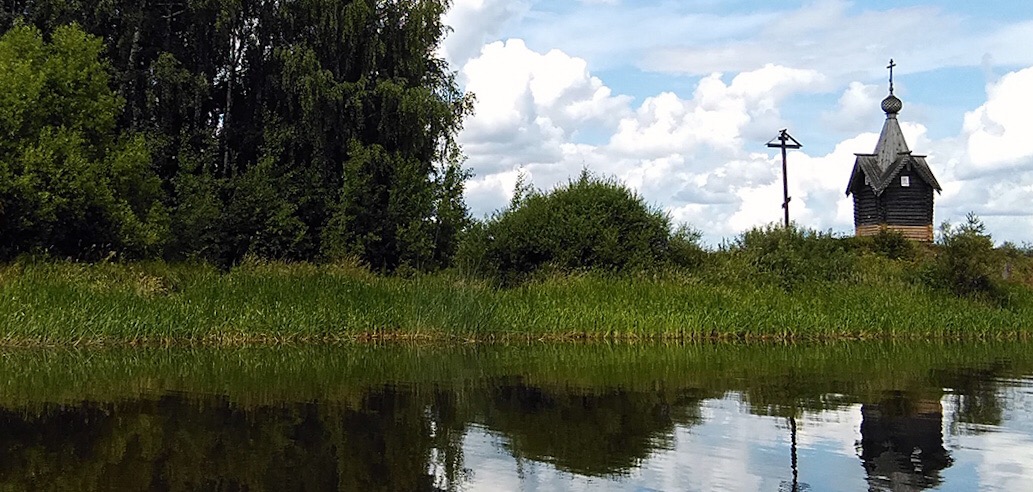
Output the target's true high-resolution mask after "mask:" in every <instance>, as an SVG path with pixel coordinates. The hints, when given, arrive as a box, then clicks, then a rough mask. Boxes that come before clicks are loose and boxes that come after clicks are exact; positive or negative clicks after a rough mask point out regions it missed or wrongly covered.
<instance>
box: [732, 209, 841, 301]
mask: <svg viewBox="0 0 1033 492" xmlns="http://www.w3.org/2000/svg"><path fill="white" fill-rule="evenodd" d="M731 253H732V254H734V255H736V256H740V257H743V258H744V259H745V260H746V264H747V265H749V268H750V269H751V271H750V274H751V275H752V276H753V277H754V278H756V279H758V280H761V281H764V282H770V283H774V284H777V285H779V286H781V287H782V288H783V289H785V290H787V291H791V290H793V289H794V288H796V287H797V286H799V285H800V284H803V283H807V282H821V281H836V280H844V279H846V278H849V276H850V275H851V274H852V273H853V271H854V263H855V259H856V256H855V255H853V254H851V253H850V251H849V250H848V247H847V243H846V242H845V241H844V240H841V239H837V238H835V237H833V236H832V234H831V233H822V232H817V231H813V230H810V229H801V228H799V227H797V226H795V225H793V226H790V227H788V228H785V227H780V226H773V225H769V226H766V227H763V228H754V229H751V230H749V231H746V232H744V233H743V234H742V235H741V236H739V238H738V239H737V240H736V242H735V244H734V245H732V247H731Z"/></svg>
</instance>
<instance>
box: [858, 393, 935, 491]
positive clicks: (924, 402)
mask: <svg viewBox="0 0 1033 492" xmlns="http://www.w3.org/2000/svg"><path fill="white" fill-rule="evenodd" d="M861 416H862V418H863V420H862V421H861V460H862V462H863V464H864V469H865V471H866V472H867V473H868V483H869V484H870V485H871V487H872V488H873V489H874V490H895V491H896V490H921V489H925V488H930V487H935V486H937V485H939V484H940V482H941V481H942V478H941V477H940V471H941V470H943V469H945V468H947V467H948V466H950V465H951V462H952V460H951V457H950V455H949V454H948V452H947V450H946V449H945V448H944V447H943V432H942V425H943V409H942V407H941V406H940V402H939V400H930V399H918V398H914V399H913V398H910V397H909V396H908V395H906V394H904V393H901V392H894V393H891V394H889V395H888V396H887V397H886V398H884V399H883V400H881V401H879V402H878V403H868V404H864V405H862V406H861Z"/></svg>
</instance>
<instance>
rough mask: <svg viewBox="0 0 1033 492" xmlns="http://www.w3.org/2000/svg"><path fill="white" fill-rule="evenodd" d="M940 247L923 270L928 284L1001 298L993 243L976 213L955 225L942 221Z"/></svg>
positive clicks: (959, 291) (968, 293)
mask: <svg viewBox="0 0 1033 492" xmlns="http://www.w3.org/2000/svg"><path fill="white" fill-rule="evenodd" d="M939 246H940V251H939V254H937V255H936V259H935V260H934V261H933V262H932V264H931V265H929V266H928V268H927V270H926V272H925V279H926V282H927V283H929V284H930V285H932V286H935V287H939V288H943V289H947V290H950V291H952V292H954V293H955V294H957V295H960V296H971V297H985V298H988V299H991V300H998V301H999V300H1002V296H1003V295H1004V292H1003V290H1002V289H1003V286H1002V284H1001V281H1000V275H999V274H998V273H997V271H998V266H999V263H1000V262H999V261H998V258H997V255H996V254H995V251H994V242H993V239H992V238H991V237H990V234H988V233H986V227H985V226H984V225H983V222H982V221H981V220H980V219H979V217H977V216H976V214H975V213H972V212H970V213H969V214H968V215H967V216H966V217H965V222H964V223H962V224H959V225H957V226H954V225H952V224H950V223H949V222H944V223H943V224H942V225H941V226H940V237H939Z"/></svg>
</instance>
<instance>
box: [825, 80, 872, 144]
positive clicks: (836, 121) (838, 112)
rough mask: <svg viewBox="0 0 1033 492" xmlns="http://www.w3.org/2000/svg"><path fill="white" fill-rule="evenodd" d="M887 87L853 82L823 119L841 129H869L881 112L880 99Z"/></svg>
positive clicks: (831, 125)
mask: <svg viewBox="0 0 1033 492" xmlns="http://www.w3.org/2000/svg"><path fill="white" fill-rule="evenodd" d="M884 90H885V89H883V88H881V87H879V86H877V85H867V84H862V83H860V82H851V83H850V85H849V86H847V89H846V90H845V91H843V95H842V96H840V98H839V102H838V103H837V104H836V108H835V109H834V110H832V111H829V112H826V113H824V114H822V121H824V122H825V124H826V125H828V126H829V127H831V128H834V129H836V130H839V131H844V132H850V133H858V132H863V131H865V130H869V129H870V128H869V126H870V124H871V122H872V121H875V120H876V119H877V115H878V114H880V113H881V111H880V108H879V101H880V100H881V98H882V97H883V96H884V94H885V92H883V91H884Z"/></svg>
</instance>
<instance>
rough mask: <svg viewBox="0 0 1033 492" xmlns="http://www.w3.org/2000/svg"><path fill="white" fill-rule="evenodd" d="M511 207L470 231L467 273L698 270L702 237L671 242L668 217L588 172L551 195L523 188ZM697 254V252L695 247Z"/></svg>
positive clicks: (464, 260)
mask: <svg viewBox="0 0 1033 492" xmlns="http://www.w3.org/2000/svg"><path fill="white" fill-rule="evenodd" d="M517 191H518V193H517V194H516V196H515V197H514V200H513V202H512V203H511V204H510V206H509V207H508V208H506V209H504V210H502V211H501V212H499V213H497V214H495V216H493V217H492V218H491V219H489V220H488V221H487V222H485V223H484V224H482V225H479V226H475V227H473V228H471V230H470V231H468V232H467V234H466V238H465V240H464V241H463V243H464V244H463V245H462V246H461V247H460V250H459V253H458V260H457V263H458V264H459V265H460V268H462V269H466V270H467V271H475V272H478V273H480V274H483V275H487V276H489V277H493V278H496V279H497V280H500V281H502V282H503V283H504V284H510V285H511V284H514V283H518V282H520V281H522V280H524V279H526V278H528V277H529V276H530V275H531V274H532V273H534V272H536V271H538V270H539V269H542V268H543V267H548V270H549V271H550V272H556V271H561V272H563V271H568V272H569V271H574V270H605V271H624V270H635V269H649V268H654V267H658V266H661V265H663V264H666V263H667V262H668V260H670V259H671V257H672V254H671V245H672V242H673V244H674V245H675V249H676V251H677V253H676V254H675V255H674V256H675V257H676V260H675V261H676V262H682V263H686V264H689V263H692V262H694V261H696V260H695V259H694V256H693V255H694V254H695V253H694V252H693V251H692V249H693V247H694V246H695V241H696V240H698V234H695V235H694V233H692V232H691V231H690V230H689V229H684V230H682V231H681V232H679V233H678V234H675V235H674V237H673V238H672V233H671V223H670V219H669V218H668V216H667V215H666V214H665V213H663V212H662V211H660V210H657V209H655V208H652V207H650V206H648V205H647V204H646V203H645V202H644V200H643V199H642V198H641V197H640V196H638V195H637V194H635V193H634V192H633V191H631V190H629V189H628V188H627V187H625V186H624V185H622V184H621V183H619V182H617V181H616V180H614V179H603V178H599V177H596V176H593V175H591V174H590V173H588V172H587V171H585V172H582V173H581V176H580V177H578V178H577V179H576V180H572V181H570V182H569V183H567V184H566V185H563V186H560V187H558V188H556V189H555V190H552V191H550V192H547V193H543V192H538V191H534V190H533V189H530V188H529V187H528V186H527V185H526V184H523V182H521V183H519V184H518V190H517ZM695 247H696V248H698V246H695Z"/></svg>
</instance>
